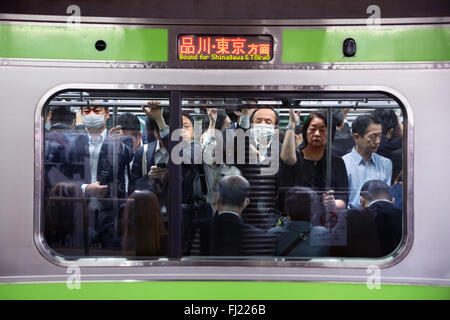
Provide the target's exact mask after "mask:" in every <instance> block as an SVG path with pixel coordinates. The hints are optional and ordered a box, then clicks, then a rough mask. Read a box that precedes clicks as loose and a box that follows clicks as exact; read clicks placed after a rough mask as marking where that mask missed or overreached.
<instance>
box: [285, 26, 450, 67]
mask: <svg viewBox="0 0 450 320" xmlns="http://www.w3.org/2000/svg"><path fill="white" fill-rule="evenodd" d="M347 38H353V39H354V40H355V42H356V54H355V56H353V57H345V56H344V54H343V50H342V47H343V42H344V40H345V39H347ZM391 61H392V62H394V61H396V62H408V61H450V28H446V27H436V28H405V29H399V28H396V29H381V28H380V29H354V28H353V29H352V28H348V29H314V30H309V29H308V30H305V29H302V30H290V29H287V30H283V56H282V62H283V63H301V62H304V63H314V62H391Z"/></svg>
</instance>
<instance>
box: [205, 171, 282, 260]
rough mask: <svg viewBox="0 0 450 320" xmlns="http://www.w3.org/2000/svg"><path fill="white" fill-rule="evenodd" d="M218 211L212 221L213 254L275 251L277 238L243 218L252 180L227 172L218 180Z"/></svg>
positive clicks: (216, 195)
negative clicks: (275, 239)
mask: <svg viewBox="0 0 450 320" xmlns="http://www.w3.org/2000/svg"><path fill="white" fill-rule="evenodd" d="M216 188H217V189H216V193H215V202H216V207H217V214H216V217H215V218H214V221H213V224H212V252H211V253H212V255H218V256H240V255H250V254H258V253H259V252H260V250H264V249H265V251H266V252H267V249H270V250H273V251H272V253H273V252H274V239H273V237H272V236H271V235H269V234H267V233H266V232H265V231H263V230H262V229H259V228H257V227H255V226H253V225H250V224H246V223H244V222H243V220H242V217H241V213H242V211H243V210H244V209H245V208H246V207H247V205H248V204H249V202H250V200H249V194H250V184H249V182H248V181H247V180H246V179H245V178H244V177H241V176H233V175H230V176H226V177H223V178H222V179H220V180H219V181H218V183H217V187H216Z"/></svg>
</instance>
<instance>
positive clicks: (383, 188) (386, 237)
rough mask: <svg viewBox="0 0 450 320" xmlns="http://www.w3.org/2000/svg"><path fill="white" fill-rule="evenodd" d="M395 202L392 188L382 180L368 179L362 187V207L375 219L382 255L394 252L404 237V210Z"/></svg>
mask: <svg viewBox="0 0 450 320" xmlns="http://www.w3.org/2000/svg"><path fill="white" fill-rule="evenodd" d="M394 202H395V200H394V199H393V198H392V194H391V188H389V186H388V185H387V184H386V183H385V182H383V181H381V180H370V181H367V182H366V183H365V184H364V185H363V187H362V188H361V207H363V208H364V209H363V210H366V211H367V212H369V213H370V214H371V215H372V216H373V217H374V219H375V225H376V229H377V235H378V240H379V243H380V249H381V256H385V255H388V254H390V253H392V252H393V251H394V250H395V248H397V246H398V245H399V243H400V241H401V239H402V210H400V209H397V208H396V207H395V206H394Z"/></svg>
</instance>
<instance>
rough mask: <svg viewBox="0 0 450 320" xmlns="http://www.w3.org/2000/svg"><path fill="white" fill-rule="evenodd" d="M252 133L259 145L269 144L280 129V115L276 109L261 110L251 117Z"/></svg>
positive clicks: (257, 110) (254, 112)
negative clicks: (276, 129) (277, 129)
mask: <svg viewBox="0 0 450 320" xmlns="http://www.w3.org/2000/svg"><path fill="white" fill-rule="evenodd" d="M250 125H251V127H252V133H253V136H254V137H255V139H256V141H257V142H258V143H262V144H268V143H269V142H270V140H271V139H272V136H273V134H274V131H275V128H277V127H278V113H277V112H276V111H275V109H274V108H272V107H268V108H260V109H256V110H255V111H253V113H252V115H251V116H250Z"/></svg>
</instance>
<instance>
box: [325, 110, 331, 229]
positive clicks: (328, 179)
mask: <svg viewBox="0 0 450 320" xmlns="http://www.w3.org/2000/svg"><path fill="white" fill-rule="evenodd" d="M327 131H328V135H327V146H326V176H325V189H326V192H328V191H329V190H330V189H331V159H332V151H331V144H332V140H333V107H330V108H329V109H328V111H327ZM326 210H327V211H326V215H325V218H326V228H327V230H328V232H330V231H331V227H330V216H331V215H330V211H329V210H328V208H327V209H326Z"/></svg>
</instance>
